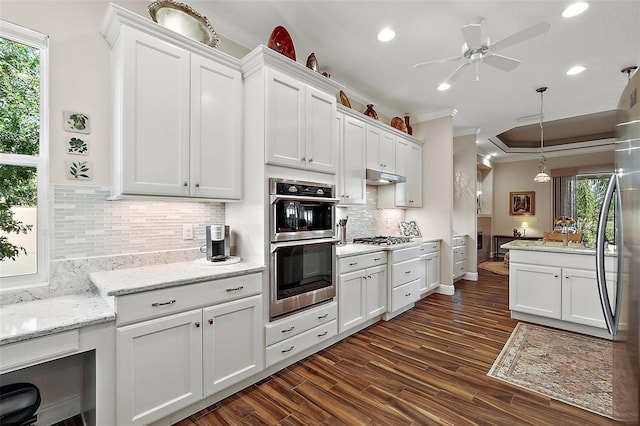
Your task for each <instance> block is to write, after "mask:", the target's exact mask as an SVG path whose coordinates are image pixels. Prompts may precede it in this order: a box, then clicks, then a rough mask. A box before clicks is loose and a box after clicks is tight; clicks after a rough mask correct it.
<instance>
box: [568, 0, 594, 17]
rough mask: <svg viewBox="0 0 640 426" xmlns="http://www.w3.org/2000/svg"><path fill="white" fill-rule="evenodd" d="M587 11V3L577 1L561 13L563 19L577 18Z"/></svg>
mask: <svg viewBox="0 0 640 426" xmlns="http://www.w3.org/2000/svg"><path fill="white" fill-rule="evenodd" d="M587 9H589V3H587V2H584V1H579V2H576V3H571V4H570V5H569V6H567V8H566V9H565V10H564V11H563V12H562V17H563V18H573V17H574V16H578V15H580V14H581V13H583V12H585V11H586V10H587Z"/></svg>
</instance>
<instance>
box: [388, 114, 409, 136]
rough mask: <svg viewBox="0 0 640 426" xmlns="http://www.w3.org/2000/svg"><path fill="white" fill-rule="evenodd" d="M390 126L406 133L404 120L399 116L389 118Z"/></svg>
mask: <svg viewBox="0 0 640 426" xmlns="http://www.w3.org/2000/svg"><path fill="white" fill-rule="evenodd" d="M391 127H393V128H394V129H398V130H400V131H401V132H405V133H407V125H406V124H405V122H404V120H403V119H402V118H400V117H393V118H392V119H391Z"/></svg>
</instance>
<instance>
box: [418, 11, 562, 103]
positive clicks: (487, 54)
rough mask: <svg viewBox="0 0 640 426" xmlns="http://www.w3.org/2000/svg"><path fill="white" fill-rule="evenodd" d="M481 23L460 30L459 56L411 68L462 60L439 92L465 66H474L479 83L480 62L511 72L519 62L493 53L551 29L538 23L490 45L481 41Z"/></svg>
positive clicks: (422, 63) (447, 85) (448, 85)
mask: <svg viewBox="0 0 640 426" xmlns="http://www.w3.org/2000/svg"><path fill="white" fill-rule="evenodd" d="M483 23H484V20H482V21H481V22H480V23H479V24H467V25H465V26H463V27H462V28H461V30H462V36H463V37H464V40H465V43H464V44H463V45H462V53H461V54H460V56H454V57H452V58H444V59H437V60H435V61H428V62H420V63H417V64H415V65H414V66H413V68H418V67H421V66H424V65H430V64H443V63H446V62H452V61H457V60H460V59H464V60H465V62H464V63H463V64H461V65H460V66H459V67H458V68H456V69H455V71H453V73H452V74H451V75H450V76H449V77H448V78H447V79H446V80H445V81H444V82H443V83H441V86H438V87H439V88H440V87H443V89H441V90H446V89H448V88H449V87H450V86H451V83H452V82H453V81H454V80H455V78H456V77H457V76H458V75H459V74H460V72H461V71H462V70H463V69H464V68H466V67H467V66H469V65H471V64H474V63H475V64H476V81H479V79H480V78H479V74H478V68H477V67H478V64H479V63H480V62H483V63H486V64H488V65H491V66H493V67H495V68H498V69H500V70H502V71H512V70H514V69H515V68H516V67H517V66H518V65H519V64H520V61H519V60H518V59H514V58H509V57H507V56H503V55H498V54H496V53H495V52H496V51H498V50H501V49H504V48H506V47H510V46H513V45H514V44H517V43H522V42H523V41H526V40H529V39H532V38H534V37H537V36H539V35H542V34H544V33H546V32H547V31H549V28H551V24H549V23H548V22H540V23H537V24H535V25H532V26H530V27H528V28H525V29H523V30H521V31H518V32H517V33H515V34H512V35H510V36H508V37H506V38H504V39H502V40H500V41H499V42H497V43H495V44H490V43H489V39H488V38H487V39H485V41H484V42H483V40H482V24H483Z"/></svg>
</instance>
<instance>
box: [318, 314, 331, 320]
mask: <svg viewBox="0 0 640 426" xmlns="http://www.w3.org/2000/svg"><path fill="white" fill-rule="evenodd" d="M328 316H329V314H324V315H320V316H319V317H318V319H325V318H326V317H328Z"/></svg>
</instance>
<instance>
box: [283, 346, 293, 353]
mask: <svg viewBox="0 0 640 426" xmlns="http://www.w3.org/2000/svg"><path fill="white" fill-rule="evenodd" d="M293 348H295V346H291V347H290V348H289V349H283V350H281V351H280V352H282V353H283V354H285V353H287V352H291V351H292V350H293Z"/></svg>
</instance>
